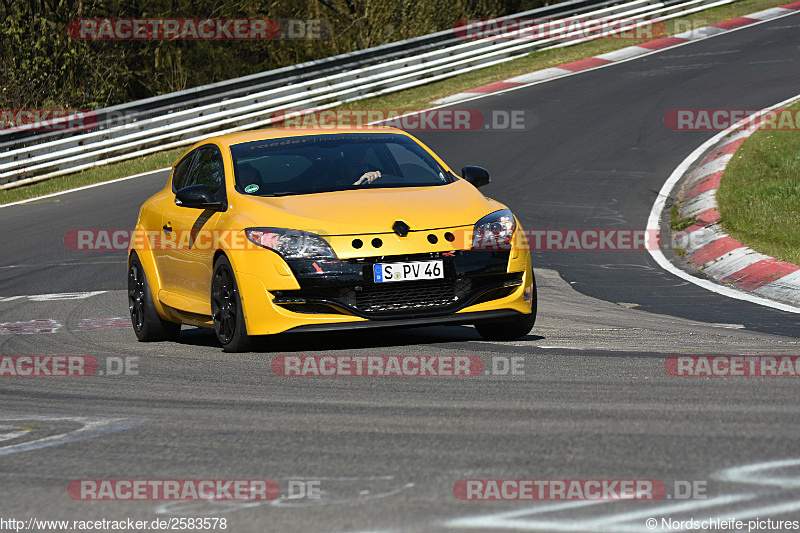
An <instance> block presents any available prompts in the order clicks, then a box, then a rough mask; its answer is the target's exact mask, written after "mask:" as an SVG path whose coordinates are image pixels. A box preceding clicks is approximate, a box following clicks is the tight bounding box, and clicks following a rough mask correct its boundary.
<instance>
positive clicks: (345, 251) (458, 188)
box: [128, 128, 536, 352]
mask: <svg viewBox="0 0 800 533" xmlns="http://www.w3.org/2000/svg"><path fill="white" fill-rule="evenodd" d="M487 183H489V174H488V173H487V172H486V171H485V170H484V169H482V168H480V167H464V168H463V169H462V171H461V176H460V177H459V176H456V175H455V174H454V173H453V172H452V171H451V170H450V168H449V167H448V166H447V165H446V164H445V162H444V161H442V160H441V159H440V158H439V157H438V156H436V154H434V153H433V152H432V151H431V150H430V149H428V148H427V147H426V146H425V145H423V144H422V143H421V142H419V141H418V140H416V139H415V138H414V137H412V136H411V135H409V134H407V133H405V132H403V131H400V130H396V129H393V128H370V129H335V130H319V129H315V130H298V129H270V130H262V131H252V132H246V133H235V134H229V135H223V136H219V137H213V138H209V139H207V140H204V141H202V142H199V143H197V144H196V145H194V146H193V147H192V148H191V149H189V150H188V151H187V152H186V154H185V155H184V156H183V157H181V158H180V159H179V160H178V161H177V163H175V165H174V166H173V168H172V173H171V175H170V178H169V181H168V182H167V184H166V186H165V187H164V189H162V190H161V191H159V192H158V193H156V194H155V195H154V196H152V197H151V198H150V199H148V200H147V201H146V202H145V203H144V205H143V206H142V208H141V211H140V213H139V219H138V222H137V225H136V229H135V231H134V234H133V238H132V239H131V245H130V250H129V260H128V302H129V308H130V313H131V319H132V322H133V328H134V331H135V333H136V335H137V337H138V338H139V340H141V341H151V340H165V339H174V338H176V337H177V335H178V332H179V330H180V327H181V324H189V325H194V326H200V327H207V328H213V329H214V331H215V333H216V336H217V338H218V339H219V342H220V343H221V345H222V347H223V349H225V350H226V351H232V352H235V351H246V350H248V349H250V347H251V341H252V337H253V336H261V335H272V334H277V333H282V332H305V331H328V330H337V329H358V328H372V327H397V326H404V327H408V326H416V325H419V326H421V325H431V324H474V325H475V327H476V329H477V331H478V332H479V333H480V334H481V335H482V336H483V337H485V338H487V339H501V340H506V339H514V338H518V337H522V336H524V335H526V334H527V333H528V332H529V331H530V330H531V328H532V327H533V324H534V321H535V318H536V285H535V281H534V277H533V270H532V268H531V258H530V253H529V251H528V245H527V239H526V238H525V235H524V232H523V231H522V229H521V228H520V225H519V222H518V221H517V220H516V218H515V217H514V215H513V214H512V213H511V211H509V209H508V208H507V207H506V206H504V205H503V204H501V203H499V202H497V201H495V200H492V199H489V198H486V197H485V196H483V195H482V194H481V193H480V192H479V191H478V189H477V187H480V186H482V185H485V184H487Z"/></svg>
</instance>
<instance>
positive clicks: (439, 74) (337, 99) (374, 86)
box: [0, 0, 735, 189]
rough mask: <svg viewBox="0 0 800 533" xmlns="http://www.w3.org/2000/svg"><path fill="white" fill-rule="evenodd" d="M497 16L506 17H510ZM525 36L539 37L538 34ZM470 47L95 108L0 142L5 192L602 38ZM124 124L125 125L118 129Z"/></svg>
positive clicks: (436, 43) (622, 13) (344, 62)
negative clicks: (73, 127)
mask: <svg viewBox="0 0 800 533" xmlns="http://www.w3.org/2000/svg"><path fill="white" fill-rule="evenodd" d="M733 1H735V0H689V1H681V0H674V1H667V2H661V1H653V0H633V1H630V2H625V3H615V2H613V1H611V0H606V1H600V2H597V1H593V0H570V1H568V2H564V3H560V4H556V5H553V6H547V7H544V8H538V9H534V10H531V11H526V12H524V13H518V14H515V15H512V16H511V17H503V19H508V18H521V17H533V16H535V17H547V18H548V19H556V18H567V17H578V16H579V17H580V18H581V20H583V19H604V20H617V21H621V22H622V24H630V27H631V28H633V27H636V26H641V25H642V24H643V21H644V20H647V19H653V18H658V19H661V20H666V19H670V18H675V17H678V16H683V15H686V14H690V13H693V12H697V11H700V10H703V9H708V8H709V7H713V6H717V5H723V4H728V3H732V2H733ZM503 19H499V20H503ZM527 31H530V32H533V31H536V29H535V28H531V29H529V30H527ZM515 36H516V37H517V38H515V39H506V40H503V39H501V40H465V39H464V38H463V37H459V36H458V35H456V33H455V32H454V31H453V30H446V31H443V32H438V33H434V34H430V35H426V36H422V37H417V38H415V39H409V40H407V41H400V42H398V43H392V44H389V45H383V46H379V47H375V48H370V49H367V50H362V51H359V52H353V53H350V54H344V55H341V56H335V57H331V58H327V59H324V60H320V61H313V62H309V63H303V64H301V65H296V66H293V67H286V68H282V69H276V70H272V71H268V72H264V73H260V74H255V75H252V76H246V77H243V78H236V79H233V80H228V81H225V82H221V83H217V84H214V85H208V86H204V87H198V88H195V89H189V90H187V91H181V92H178V93H170V94H167V95H163V96H158V97H154V98H150V99H147V100H140V101H137V102H132V103H129V104H123V105H120V106H114V107H110V108H106V109H101V110H97V111H96V113H97V116H98V117H97V118H98V124H97V128H95V129H93V130H91V131H88V132H81V133H74V134H71V135H68V134H64V133H63V132H51V133H46V134H40V135H32V136H20V135H17V136H16V138H11V139H9V138H8V137H9V134H6V135H5V137H6V138H5V139H4V138H3V137H4V136H3V135H0V150H3V149H4V148H5V151H3V152H0V189H4V188H10V187H15V186H19V185H24V184H28V183H33V182H36V181H42V180H45V179H49V178H52V177H55V176H60V175H64V174H68V173H72V172H76V171H79V170H84V169H87V168H91V167H93V166H99V165H103V164H107V163H112V162H116V161H122V160H125V159H132V158H135V157H139V156H142V155H146V154H150V153H155V152H159V151H162V150H167V149H172V148H178V147H181V146H188V145H191V144H194V143H195V142H197V141H198V140H201V139H203V138H205V137H208V136H209V135H211V134H222V133H230V132H235V131H243V130H249V129H253V128H257V127H263V126H266V125H269V124H272V123H273V122H274V121H275V119H274V118H273V114H274V113H275V112H278V111H282V110H286V109H292V110H300V109H308V108H314V109H325V108H329V107H334V106H337V105H340V104H341V103H343V102H347V101H353V100H358V99H363V98H369V97H371V96H377V95H381V94H386V93H389V92H394V91H399V90H403V89H407V88H411V87H415V86H418V85H423V84H427V83H431V82H433V81H438V80H441V79H444V78H447V77H451V76H455V75H458V74H462V73H465V72H469V71H472V70H475V69H479V68H485V67H488V66H491V65H495V64H498V63H502V62H504V61H508V60H511V59H514V58H516V57H520V56H522V55H525V54H527V53H529V52H530V51H532V50H546V49H549V48H556V47H563V46H569V45H572V44H577V43H579V42H584V41H586V40H591V39H593V38H597V37H583V38H575V37H576V36H574V35H573V36H570V35H569V34H566V35H562V36H560V37H558V38H554V37H549V38H532V37H531V38H530V39H525V38H522V39H520V38H519V37H520V35H519V34H515ZM120 122H121V123H120Z"/></svg>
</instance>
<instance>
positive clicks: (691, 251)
mask: <svg viewBox="0 0 800 533" xmlns="http://www.w3.org/2000/svg"><path fill="white" fill-rule="evenodd" d="M763 122H764V120H763V119H762V120H761V121H759V122H754V124H753V125H752V126H747V127H746V129H743V130H733V131H732V132H731V134H730V135H728V136H727V137H726V138H725V139H723V140H722V141H720V142H719V143H718V144H717V145H716V146H715V147H714V148H713V149H712V150H711V151H710V152H709V154H708V155H707V156H706V157H705V158H704V159H703V160H701V161H700V162H699V163H698V164H697V165H695V167H694V169H693V170H692V171H690V172H688V173H687V174H686V175H685V177H684V179H683V180H682V181H683V186H682V187H681V192H680V196H679V197H678V198H677V199H676V201H677V202H678V205H679V214H680V216H681V218H689V217H696V218H697V222H696V223H694V224H693V225H691V226H689V227H688V228H686V229H684V230H682V231H680V232H676V233H673V235H672V240H673V243H674V244H675V245H676V246H680V247H681V248H683V249H684V250H685V251H686V256H685V259H686V260H687V261H688V262H689V264H691V265H692V266H693V267H694V268H697V269H698V270H700V271H702V272H703V273H705V274H707V275H708V276H709V277H711V278H713V279H715V280H717V281H719V282H721V283H728V284H732V285H733V286H735V287H736V288H738V289H741V290H745V291H749V292H753V293H755V294H758V295H760V296H763V297H766V298H770V299H772V300H777V301H780V302H784V303H788V304H790V305H795V306H799V307H800V266H798V265H794V264H791V263H787V262H785V261H780V260H778V259H775V258H774V257H769V256H767V255H764V254H761V253H759V252H757V251H755V250H753V249H752V248H748V247H747V246H745V245H744V244H742V243H741V242H739V241H737V240H736V239H734V238H732V237H730V236H729V235H728V234H726V233H724V232H723V231H722V228H721V227H720V224H719V221H720V215H719V209H718V206H717V189H718V188H719V184H720V181H721V180H722V178H723V175H724V172H725V168H726V167H727V165H728V163H729V162H730V161H731V159H733V157H734V156H735V154H736V151H737V150H738V149H739V147H740V146H741V145H742V143H744V141H745V140H746V139H747V138H748V137H749V136H750V135H752V134H753V133H755V132H756V131H758V125H760V124H761V123H763Z"/></svg>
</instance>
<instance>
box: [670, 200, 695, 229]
mask: <svg viewBox="0 0 800 533" xmlns="http://www.w3.org/2000/svg"><path fill="white" fill-rule="evenodd" d="M695 222H697V217H686V218H681V213H680V204H677V203H675V204H672V208H670V210H669V227H670V228H671V229H672V230H673V231H683V230H685V229H686V228H688V227H689V226H691V225H692V224H694V223H695Z"/></svg>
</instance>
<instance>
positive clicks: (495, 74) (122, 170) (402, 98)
mask: <svg viewBox="0 0 800 533" xmlns="http://www.w3.org/2000/svg"><path fill="white" fill-rule="evenodd" d="M785 3H786V0H743V1H741V2H737V3H735V4H730V5H726V6H720V7H715V8H712V9H707V10H705V11H701V12H699V13H695V14H693V15H690V16H688V17H685V18H681V19H679V21H674V20H671V21H666V28H665V34H666V35H671V34H673V33H680V32H682V31H686V30H687V29H691V28H693V27H701V26H707V25H709V24H714V23H716V22H720V21H723V20H727V19H730V18H734V17H739V16H742V15H747V14H748V13H754V12H756V11H761V10H764V9H768V8H771V7H777V6H780V5H782V4H785ZM647 40H649V39H643V40H630V39H598V40H594V41H588V42H584V43H580V44H576V45H573V46H568V47H566V48H558V49H553V50H546V51H541V52H532V53H530V54H528V55H526V56H523V57H521V58H517V59H514V60H512V61H507V62H505V63H501V64H499V65H495V66H492V67H488V68H485V69H480V70H476V71H473V72H469V73H466V74H462V75H460V76H454V77H452V78H448V79H446V80H442V81H438V82H435V83H431V84H428V85H423V86H421V87H415V88H413V89H408V90H405V91H400V92H397V93H392V94H388V95H384V96H379V97H375V98H369V99H365V100H358V101H355V102H350V103H347V104H344V105H342V106H340V107H339V109H353V110H359V109H404V110H408V111H413V110H418V109H425V108H427V107H430V103H431V102H432V101H433V100H436V99H438V98H442V97H445V96H448V95H450V94H454V93H458V92H461V91H464V90H467V89H473V88H475V87H480V86H482V85H487V84H489V83H493V82H496V81H500V80H504V79H507V78H510V77H513V76H518V75H520V74H526V73H528V72H534V71H537V70H542V69H545V68H550V67H555V66H558V65H561V64H564V63H569V62H571V61H577V60H579V59H584V58H587V57H592V56H595V55H598V54H603V53H606V52H611V51H613V50H618V49H620V48H625V47H628V46H633V45H636V44H639V43H642V42H645V41H647ZM183 152H184V150H183V149H178V150H171V151H168V152H163V153H159V154H154V155H150V156H145V157H141V158H137V159H132V160H130V161H123V162H120V163H113V164H109V165H104V166H101V167H95V168H92V169H89V170H86V171H83V172H78V173H75V174H70V175H66V176H60V177H57V178H53V179H51V180H47V181H44V182H40V183H35V184H32V185H27V186H22V187H17V188H13V189H6V190H0V205H2V204H7V203H10V202H16V201H20V200H25V199H28V198H35V197H38V196H42V195H45V194H50V193H53V192H58V191H64V190H68V189H74V188H75V187H80V186H83V185H89V184H92V183H99V182H102V181H108V180H112V179H116V178H122V177H125V176H130V175H133V174H138V173H141V172H147V171H149V170H156V169H159V168H163V167H167V166H170V165H172V163H174V162H175V160H176V159H177V158H178V157H179V156H180V155H181V154H182V153H183Z"/></svg>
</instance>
